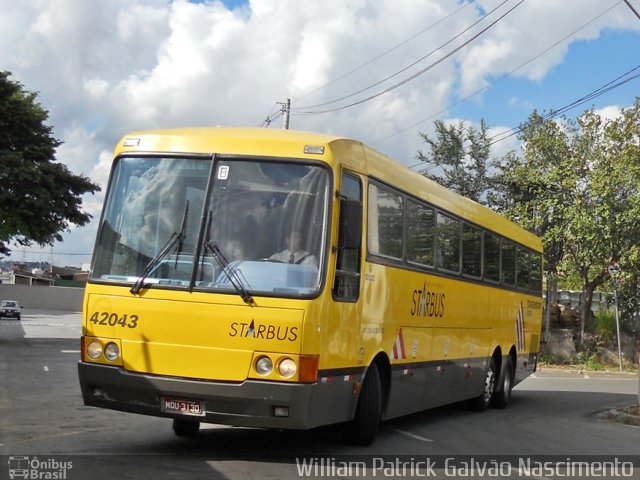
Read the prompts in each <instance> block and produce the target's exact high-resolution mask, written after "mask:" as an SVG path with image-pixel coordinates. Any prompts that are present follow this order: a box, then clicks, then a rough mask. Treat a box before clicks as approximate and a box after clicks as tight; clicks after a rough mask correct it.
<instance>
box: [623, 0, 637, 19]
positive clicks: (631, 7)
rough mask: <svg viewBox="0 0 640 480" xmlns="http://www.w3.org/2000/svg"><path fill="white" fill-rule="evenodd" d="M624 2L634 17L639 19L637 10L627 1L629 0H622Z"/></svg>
mask: <svg viewBox="0 0 640 480" xmlns="http://www.w3.org/2000/svg"><path fill="white" fill-rule="evenodd" d="M624 3H626V4H627V7H629V8H630V9H631V11H632V12H633V13H634V15H635V16H636V17H638V20H640V14H639V13H638V11H637V10H636V9H635V8H633V5H631V4H630V3H629V0H624Z"/></svg>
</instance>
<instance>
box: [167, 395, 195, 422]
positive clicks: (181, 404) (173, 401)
mask: <svg viewBox="0 0 640 480" xmlns="http://www.w3.org/2000/svg"><path fill="white" fill-rule="evenodd" d="M160 402H161V408H162V411H163V412H165V413H180V414H182V415H193V416H196V417H204V408H202V401H201V400H188V399H186V398H174V397H161V398H160Z"/></svg>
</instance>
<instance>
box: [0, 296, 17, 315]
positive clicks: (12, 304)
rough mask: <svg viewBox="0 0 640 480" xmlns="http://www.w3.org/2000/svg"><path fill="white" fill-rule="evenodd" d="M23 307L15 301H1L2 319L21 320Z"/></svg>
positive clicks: (0, 312) (0, 311) (0, 313)
mask: <svg viewBox="0 0 640 480" xmlns="http://www.w3.org/2000/svg"><path fill="white" fill-rule="evenodd" d="M21 309H22V307H21V306H20V304H19V303H18V302H16V301H15V300H0V318H2V317H13V318H15V319H17V320H20V311H21Z"/></svg>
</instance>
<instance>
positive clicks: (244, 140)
mask: <svg viewBox="0 0 640 480" xmlns="http://www.w3.org/2000/svg"><path fill="white" fill-rule="evenodd" d="M266 145H268V149H265V146H266ZM307 146H311V147H324V151H325V154H319V153H318V152H317V150H316V151H314V153H307V152H305V147H307ZM336 151H342V152H347V151H348V152H350V153H351V154H352V155H353V157H355V158H351V159H350V160H351V161H350V162H349V164H350V166H352V167H356V168H357V169H358V170H360V173H364V174H366V175H369V176H371V177H374V178H376V179H378V180H380V181H382V182H385V183H387V184H389V185H390V186H392V187H394V188H396V189H399V190H402V191H404V192H406V193H408V194H411V195H413V196H415V197H416V198H421V199H423V200H425V201H427V202H429V203H431V204H433V205H436V206H437V207H438V208H440V209H442V210H444V211H447V212H449V213H452V214H455V215H456V216H459V217H461V218H464V219H466V220H468V221H470V222H472V223H475V224H478V225H482V226H483V227H484V228H487V229H489V230H492V231H494V232H496V233H498V234H500V235H503V236H505V237H507V238H510V239H513V240H516V241H518V242H520V243H522V244H523V245H526V246H527V247H529V248H532V249H534V250H536V251H542V242H541V240H540V239H539V238H538V237H537V236H535V235H534V234H532V233H530V232H528V231H527V230H525V229H523V228H521V227H520V226H518V225H516V224H515V223H513V222H511V221H509V220H508V219H506V218H505V217H503V216H502V215H499V214H498V213H496V212H494V211H493V210H491V209H489V208H487V207H484V206H482V205H480V204H479V203H477V202H474V201H472V200H470V199H468V198H465V197H463V196H461V195H458V194H457V193H455V192H453V191H451V190H449V189H447V188H445V187H443V186H441V185H440V184H438V183H437V182H435V181H433V180H430V179H428V178H427V177H425V176H423V175H421V174H419V173H417V172H414V171H412V170H410V169H408V168H407V167H406V166H404V165H402V164H401V163H399V162H397V161H396V160H393V159H392V158H390V157H388V156H386V155H384V154H382V153H380V152H378V151H376V150H375V149H373V148H371V147H368V146H366V145H364V144H363V143H362V142H360V141H357V140H351V139H348V138H344V137H340V136H334V135H326V134H319V133H312V132H304V131H296V130H284V129H271V128H228V127H197V128H179V129H166V130H148V131H139V132H132V133H129V134H127V135H125V136H124V137H123V138H122V139H121V141H120V142H119V143H118V145H117V146H116V149H115V155H116V156H117V155H120V154H124V153H134V152H146V153H153V152H158V153H167V152H171V153H190V154H202V153H214V152H215V153H221V154H232V155H233V154H238V155H256V156H283V157H292V158H310V159H316V160H324V161H328V162H331V161H332V160H331V158H332V157H331V153H332V152H336ZM358 159H361V160H360V161H358ZM354 160H356V161H355V162H354ZM354 163H355V165H354Z"/></svg>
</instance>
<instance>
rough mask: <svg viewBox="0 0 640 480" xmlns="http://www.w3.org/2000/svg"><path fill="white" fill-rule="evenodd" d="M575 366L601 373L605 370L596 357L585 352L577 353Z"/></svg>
mask: <svg viewBox="0 0 640 480" xmlns="http://www.w3.org/2000/svg"><path fill="white" fill-rule="evenodd" d="M576 365H581V366H584V368H585V369H586V370H596V371H601V370H604V369H605V365H604V364H603V363H602V362H600V361H599V360H598V359H597V358H596V355H595V354H593V353H589V352H587V351H583V352H578V359H577V361H576Z"/></svg>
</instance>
